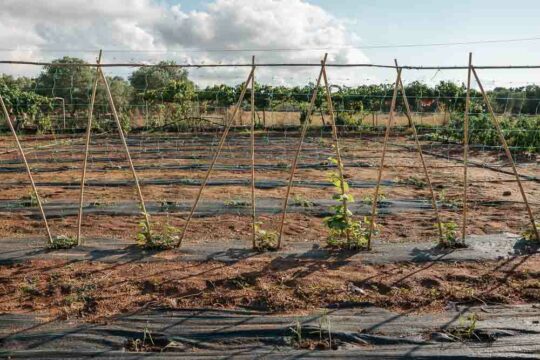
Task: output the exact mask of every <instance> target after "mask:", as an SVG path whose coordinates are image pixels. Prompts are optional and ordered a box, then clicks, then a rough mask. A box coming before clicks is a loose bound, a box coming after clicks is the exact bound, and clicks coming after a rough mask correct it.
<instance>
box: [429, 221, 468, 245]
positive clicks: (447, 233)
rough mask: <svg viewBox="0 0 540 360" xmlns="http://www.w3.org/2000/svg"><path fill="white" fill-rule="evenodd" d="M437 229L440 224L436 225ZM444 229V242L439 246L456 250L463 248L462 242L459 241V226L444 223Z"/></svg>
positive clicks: (452, 223) (451, 222) (442, 225)
mask: <svg viewBox="0 0 540 360" xmlns="http://www.w3.org/2000/svg"><path fill="white" fill-rule="evenodd" d="M435 226H436V227H438V226H439V225H438V224H435ZM441 228H442V234H443V238H442V242H440V243H439V246H441V247H444V248H449V249H454V248H457V247H461V246H462V244H461V242H459V241H458V238H457V228H458V225H457V224H456V223H455V222H454V221H449V222H442V223H441Z"/></svg>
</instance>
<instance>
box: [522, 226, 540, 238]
mask: <svg viewBox="0 0 540 360" xmlns="http://www.w3.org/2000/svg"><path fill="white" fill-rule="evenodd" d="M536 229H537V231H538V232H540V226H538V225H536ZM521 237H522V238H523V239H525V240H527V241H538V239H537V238H536V232H535V231H534V229H533V227H532V225H531V226H530V227H529V228H528V229H527V230H525V231H524V232H523V233H522V234H521Z"/></svg>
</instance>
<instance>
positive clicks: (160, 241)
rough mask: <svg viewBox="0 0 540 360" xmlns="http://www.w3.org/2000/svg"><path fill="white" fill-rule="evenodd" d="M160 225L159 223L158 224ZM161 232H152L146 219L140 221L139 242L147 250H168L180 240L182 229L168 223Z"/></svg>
mask: <svg viewBox="0 0 540 360" xmlns="http://www.w3.org/2000/svg"><path fill="white" fill-rule="evenodd" d="M157 225H159V224H157ZM162 228H163V230H162V232H161V233H155V232H151V231H150V229H149V228H148V223H147V222H146V220H141V222H139V232H138V233H137V244H138V245H139V246H140V247H142V248H144V249H147V250H168V249H172V248H174V247H175V244H176V242H177V241H178V239H179V237H178V235H177V234H178V232H179V231H180V229H178V228H177V227H174V226H171V225H169V224H168V223H167V224H165V225H163V226H162Z"/></svg>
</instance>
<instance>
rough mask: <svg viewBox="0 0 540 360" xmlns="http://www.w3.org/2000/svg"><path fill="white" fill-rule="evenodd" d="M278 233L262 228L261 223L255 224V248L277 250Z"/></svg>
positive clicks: (261, 250)
mask: <svg viewBox="0 0 540 360" xmlns="http://www.w3.org/2000/svg"><path fill="white" fill-rule="evenodd" d="M277 243H278V233H277V232H275V231H269V230H264V229H262V228H261V223H256V224H255V250H257V251H260V252H263V251H275V250H277Z"/></svg>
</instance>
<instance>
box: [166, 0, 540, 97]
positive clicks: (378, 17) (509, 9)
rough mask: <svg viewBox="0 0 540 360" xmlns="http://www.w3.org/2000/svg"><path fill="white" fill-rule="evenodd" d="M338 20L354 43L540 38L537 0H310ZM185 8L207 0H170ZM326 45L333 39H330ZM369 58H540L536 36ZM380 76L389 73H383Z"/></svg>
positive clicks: (421, 61)
mask: <svg viewBox="0 0 540 360" xmlns="http://www.w3.org/2000/svg"><path fill="white" fill-rule="evenodd" d="M307 2H309V3H311V4H314V5H317V6H320V7H322V8H323V9H325V10H326V11H327V12H329V13H330V14H332V15H333V16H335V17H336V18H338V19H340V20H344V21H345V23H346V26H347V29H348V30H350V31H351V32H354V33H356V34H357V35H358V36H359V37H360V41H358V45H400V44H425V43H448V42H471V41H479V40H480V41H481V40H504V39H518V38H534V37H538V38H540V1H537V0H536V1H535V0H519V1H508V0H453V1H429V0H414V1H400V0H339V1H336V0H308V1H307ZM168 3H170V4H180V5H181V7H182V8H183V9H185V10H187V11H190V10H201V9H204V8H205V7H206V6H207V4H208V3H209V1H196V0H168ZM328 45H329V47H331V46H332V44H328ZM363 51H364V53H365V54H366V55H367V56H368V58H369V60H370V61H371V62H372V63H382V64H387V63H391V62H392V61H393V59H394V58H397V59H398V60H399V62H400V63H401V64H408V65H459V64H466V63H467V59H468V53H469V52H473V62H474V63H475V64H477V65H510V64H511V65H530V64H539V63H540V40H535V41H523V42H512V43H495V44H471V45H454V46H434V47H419V48H388V49H364V50H363ZM433 76H435V80H436V79H437V78H439V77H440V78H453V79H456V80H458V79H462V76H461V75H458V74H456V73H455V72H443V73H438V74H435V72H431V73H428V72H426V73H423V74H414V78H418V79H423V80H426V81H428V80H430V79H432V78H433ZM383 77H385V78H386V77H388V76H386V75H384V76H383ZM483 77H485V79H486V81H492V82H493V83H495V82H497V83H501V84H502V83H505V85H516V86H518V85H523V84H525V83H529V82H531V81H532V82H538V81H540V71H538V70H511V71H510V70H508V71H507V70H504V71H484V72H483Z"/></svg>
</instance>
